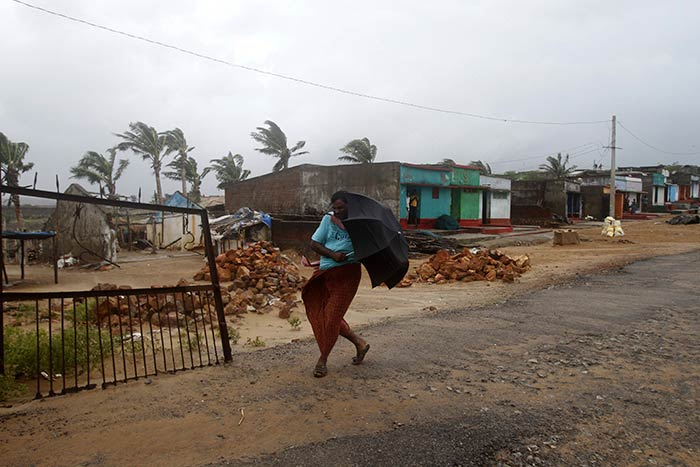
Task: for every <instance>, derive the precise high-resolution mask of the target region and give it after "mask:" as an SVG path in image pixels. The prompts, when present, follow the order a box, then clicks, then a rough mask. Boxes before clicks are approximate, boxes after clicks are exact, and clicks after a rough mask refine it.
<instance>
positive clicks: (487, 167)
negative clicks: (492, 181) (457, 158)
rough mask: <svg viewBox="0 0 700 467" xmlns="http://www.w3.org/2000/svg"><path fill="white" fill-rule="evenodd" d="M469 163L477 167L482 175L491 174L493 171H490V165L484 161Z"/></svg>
mask: <svg viewBox="0 0 700 467" xmlns="http://www.w3.org/2000/svg"><path fill="white" fill-rule="evenodd" d="M469 165H471V166H472V167H476V168H478V169H479V172H481V173H482V174H484V175H491V174H492V173H493V172H491V166H490V165H488V164H487V163H485V162H482V161H481V160H478V161H471V162H470V163H469Z"/></svg>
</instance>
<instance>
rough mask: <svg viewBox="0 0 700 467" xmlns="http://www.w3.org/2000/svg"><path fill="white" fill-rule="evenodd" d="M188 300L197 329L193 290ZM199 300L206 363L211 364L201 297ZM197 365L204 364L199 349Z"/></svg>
mask: <svg viewBox="0 0 700 467" xmlns="http://www.w3.org/2000/svg"><path fill="white" fill-rule="evenodd" d="M190 300H191V301H192V315H193V316H194V325H195V330H196V329H197V327H196V326H197V313H196V311H195V310H196V308H195V306H194V292H190ZM198 302H199V311H200V313H199V316H201V317H202V334H204V346H205V347H206V349H207V364H208V365H211V357H210V356H209V339H208V338H207V323H206V322H205V321H204V309H203V308H202V300H201V298H200V299H199V300H198ZM197 344H198V345H199V336H197ZM199 366H204V363H203V362H202V350H201V349H200V351H199Z"/></svg>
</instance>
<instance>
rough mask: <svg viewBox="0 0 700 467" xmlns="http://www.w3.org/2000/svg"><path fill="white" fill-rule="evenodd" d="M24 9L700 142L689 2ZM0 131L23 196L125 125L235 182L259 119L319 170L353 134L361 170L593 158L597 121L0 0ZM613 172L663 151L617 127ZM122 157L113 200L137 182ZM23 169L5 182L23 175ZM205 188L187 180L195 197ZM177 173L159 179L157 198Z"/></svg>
mask: <svg viewBox="0 0 700 467" xmlns="http://www.w3.org/2000/svg"><path fill="white" fill-rule="evenodd" d="M28 1H29V2H30V3H34V4H35V5H38V6H41V7H45V8H49V9H52V10H54V11H56V12H60V13H63V14H66V15H71V16H74V17H77V18H80V19H84V20H87V21H91V22H94V23H99V24H102V25H104V26H108V27H111V28H114V29H119V30H123V31H125V32H129V33H132V34H136V35H141V36H145V37H148V38H151V39H154V40H158V41H161V42H164V43H168V44H172V45H176V46H179V47H181V48H185V49H188V50H192V51H195V52H199V53H202V54H206V55H209V56H212V57H216V58H220V59H223V60H226V61H229V62H232V63H236V64H240V65H245V66H250V67H256V68H259V69H263V70H267V71H271V72H275V73H280V74H284V75H289V76H292V77H296V78H300V79H304V80H309V81H314V82H318V83H322V84H325V85H330V86H334V87H338V88H343V89H347V90H352V91H355V92H359V93H365V94H371V95H375V96H381V97H385V98H389V99H395V100H401V101H407V102H410V103H414V104H419V105H424V106H430V107H437V108H442V109H448V110H456V111H461V112H466V113H473V114H481V115H487V116H494V117H501V118H504V119H520V120H535V121H554V122H574V121H596V120H609V119H610V117H611V116H612V115H613V114H616V115H617V116H618V119H619V120H620V121H621V122H622V124H624V125H625V127H626V128H628V129H629V130H631V131H632V132H634V133H635V134H636V135H637V136H638V137H640V138H642V139H643V140H645V141H646V142H648V143H650V144H652V145H654V146H656V147H658V148H660V149H662V150H666V151H669V152H678V153H689V152H700V132H699V131H698V126H699V125H698V123H699V122H700V97H699V96H700V92H699V88H698V86H699V84H698V83H700V62H699V60H700V28H698V25H697V19H698V18H700V2H697V1H693V0H689V1H664V2H659V1H655V0H649V1H645V0H629V1H622V0H620V1H610V0H607V1H603V0H587V1H582V0H550V1H535V0H532V1H525V0H481V1H478V0H454V1H449V0H444V1H440V0H438V1H434V2H426V1H402V2H389V1H376V0H375V1H364V0H356V1H353V2H329V1H320V0H319V1H301V0H298V1H293V2H292V1H275V0H267V1H264V2H263V1H259V2H258V1H236V2H233V1H228V2H224V1H201V0H200V1H197V2H191V1H182V0H171V1H167V2H166V1H164V0H163V1H147V2H146V1H135V0H122V1H99V2H95V1H88V0H66V1H61V2H58V1H48V0H28ZM0 17H1V18H3V21H2V24H3V27H2V28H0V56H2V57H3V63H2V69H3V72H2V73H0V131H2V132H3V133H5V134H6V135H7V136H8V137H9V138H10V139H11V140H13V141H25V142H27V143H28V144H29V145H30V152H29V160H31V161H33V162H35V164H36V169H37V171H38V173H39V177H38V179H39V183H38V187H40V188H47V189H51V188H52V187H53V186H54V181H53V180H54V175H55V174H58V175H59V178H60V180H61V184H62V186H63V187H65V186H66V185H67V184H68V183H70V181H71V180H70V179H69V172H68V169H69V167H70V166H71V165H74V164H75V163H76V161H77V160H78V159H79V158H80V157H81V155H82V154H83V153H84V152H85V151H86V150H96V151H103V150H104V149H105V148H107V147H110V146H112V145H114V144H115V143H116V142H117V139H116V138H115V136H114V135H113V133H116V132H122V131H124V130H126V129H127V126H128V124H129V122H133V121H139V120H140V121H143V122H146V123H148V124H149V125H152V126H154V127H155V128H157V129H158V130H161V131H162V130H167V129H171V128H174V127H180V128H182V129H183V130H184V132H185V134H186V136H187V138H188V141H189V142H190V144H191V145H194V146H196V150H195V151H194V152H193V155H194V157H195V158H196V159H197V160H198V161H199V163H200V165H205V164H206V163H207V162H208V161H209V160H210V159H212V158H219V157H222V156H224V155H225V154H226V153H227V152H228V151H232V152H234V153H240V154H242V155H243V156H244V157H245V166H246V167H247V168H249V169H250V170H251V171H252V173H253V175H262V174H264V173H267V172H269V171H270V170H271V168H272V166H273V164H274V162H275V161H274V160H273V159H272V158H271V157H269V156H265V155H262V154H259V153H257V152H256V151H255V150H254V148H255V147H257V145H256V143H255V142H253V141H252V140H251V138H250V133H251V131H254V130H255V127H256V126H259V125H261V124H262V122H263V121H264V120H267V119H270V120H274V121H275V122H277V123H278V124H279V125H280V126H281V127H282V129H283V130H284V131H285V132H286V133H287V136H288V138H289V141H290V146H291V145H292V144H294V143H295V142H296V141H297V140H305V141H306V142H307V146H306V148H307V149H308V150H309V151H310V154H309V155H307V156H302V157H299V158H296V159H293V161H292V162H293V165H296V164H301V163H305V162H306V163H318V164H333V163H335V162H336V160H337V157H338V155H339V152H338V148H340V147H341V146H343V145H344V144H345V143H346V142H348V141H349V140H351V139H354V138H361V137H365V136H366V137H368V138H370V140H371V141H372V142H373V143H374V144H376V145H377V146H378V154H377V160H378V161H389V160H400V161H408V162H419V163H429V162H437V161H439V160H441V159H442V158H445V157H450V158H453V159H455V160H457V161H458V162H462V163H468V162H469V161H470V160H474V159H481V160H483V161H485V162H488V163H490V164H491V165H492V167H493V168H494V170H495V171H497V172H502V171H505V170H525V169H534V168H536V167H537V166H538V165H539V164H540V163H541V162H543V160H544V158H545V156H546V155H547V154H552V153H556V152H558V151H562V152H570V153H571V155H572V157H573V163H575V164H578V165H579V166H582V167H590V166H591V165H592V164H593V162H594V161H601V160H602V161H603V163H604V164H605V167H609V152H608V151H607V150H605V149H601V147H603V146H606V145H608V144H609V137H610V125H609V123H602V124H589V125H565V126H564V125H531V124H516V123H503V122H499V121H492V120H484V119H478V118H471V117H467V116H460V115H454V114H446V113H439V112H432V111H427V110H420V109H415V108H411V107H406V106H400V105H396V104H390V103H386V102H379V101H375V100H369V99H364V98H360V97H354V96H350V95H345V94H340V93H336V92H331V91H328V90H324V89H319V88H315V87H311V86H307V85H303V84H299V83H295V82H290V81H286V80H282V79H279V78H274V77H270V76H265V75H262V74H258V73H255V72H251V71H246V70H243V69H238V68H232V67H229V66H226V65H222V64H219V63H214V62H211V61H207V60H203V59H199V58H196V57H193V56H190V55H186V54H183V53H180V52H176V51H173V50H169V49H165V48H162V47H157V46H154V45H151V44H147V43H144V42H141V41H137V40H133V39H129V38H127V37H124V36H120V35H117V34H114V33H110V32H106V31H103V30H99V29H95V28H92V27H89V26H85V25H82V24H78V23H75V22H71V21H67V20H65V19H61V18H58V17H55V16H51V15H48V14H46V13H42V12H39V11H36V10H33V9H30V8H27V7H26V6H22V5H20V4H18V3H16V2H14V1H12V0H0ZM617 145H618V146H620V147H622V148H623V150H621V151H619V152H618V161H619V164H620V165H632V164H655V163H658V162H672V161H680V162H683V163H698V161H699V160H700V156H698V155H673V154H664V153H662V152H659V151H656V150H654V149H651V148H649V147H647V146H644V145H643V144H642V143H640V142H639V141H637V140H635V139H633V138H632V136H630V135H629V134H628V133H627V132H626V131H625V130H624V129H622V128H618V140H617ZM123 157H131V158H132V159H133V160H132V163H131V166H130V167H129V169H128V170H127V172H126V174H125V176H124V178H123V180H121V182H120V183H119V184H118V189H119V191H120V192H122V193H126V194H134V193H136V192H137V191H138V189H139V187H141V188H142V189H143V192H144V199H145V198H146V194H147V193H151V192H152V191H153V189H154V182H153V178H152V176H151V175H150V169H149V168H148V166H147V165H146V164H145V163H144V162H142V161H141V160H138V159H136V158H135V157H133V156H132V155H130V154H129V153H123ZM32 177H33V174H31V173H30V174H29V175H26V176H25V179H24V180H25V181H26V182H27V183H30V181H31V178H32ZM215 185H216V183H215V180H214V178H213V176H210V177H209V178H208V179H207V180H206V182H205V184H204V187H203V188H204V190H203V191H204V192H205V193H206V194H215V193H216V189H215ZM177 187H178V183H177V182H174V181H166V182H165V187H164V188H165V190H166V191H172V190H174V189H177Z"/></svg>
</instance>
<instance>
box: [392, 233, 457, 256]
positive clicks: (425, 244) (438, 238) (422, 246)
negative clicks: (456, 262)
mask: <svg viewBox="0 0 700 467" xmlns="http://www.w3.org/2000/svg"><path fill="white" fill-rule="evenodd" d="M403 236H404V238H406V241H407V242H408V250H409V252H410V253H429V254H432V253H437V252H438V251H439V250H448V251H451V252H454V251H457V249H458V248H459V245H458V244H457V242H456V241H455V240H453V239H451V238H445V237H443V236H442V235H438V234H435V233H433V232H429V231H423V230H405V231H404V232H403Z"/></svg>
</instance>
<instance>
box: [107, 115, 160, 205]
mask: <svg viewBox="0 0 700 467" xmlns="http://www.w3.org/2000/svg"><path fill="white" fill-rule="evenodd" d="M116 136H117V137H118V138H121V139H123V140H124V141H123V142H121V143H119V144H118V145H117V149H119V150H120V151H126V150H131V151H132V152H133V153H134V154H137V155H139V156H141V158H142V159H143V160H145V161H149V162H150V164H151V168H152V169H153V174H154V175H155V176H156V196H157V197H158V203H159V204H163V189H162V187H161V183H160V171H161V169H162V167H163V160H164V159H165V158H166V157H167V156H168V155H169V154H170V153H171V152H172V151H171V150H170V149H169V148H168V146H167V144H166V135H165V133H159V132H157V131H156V129H155V128H153V127H151V126H148V125H146V124H145V123H143V122H136V123H129V131H126V132H124V133H121V134H116Z"/></svg>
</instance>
